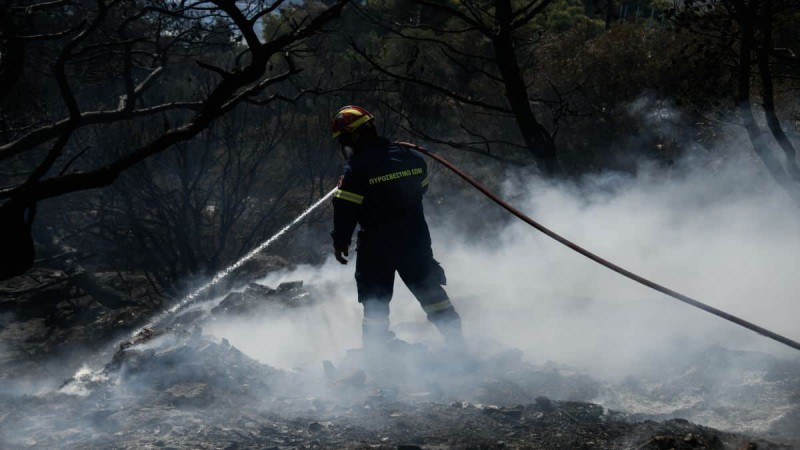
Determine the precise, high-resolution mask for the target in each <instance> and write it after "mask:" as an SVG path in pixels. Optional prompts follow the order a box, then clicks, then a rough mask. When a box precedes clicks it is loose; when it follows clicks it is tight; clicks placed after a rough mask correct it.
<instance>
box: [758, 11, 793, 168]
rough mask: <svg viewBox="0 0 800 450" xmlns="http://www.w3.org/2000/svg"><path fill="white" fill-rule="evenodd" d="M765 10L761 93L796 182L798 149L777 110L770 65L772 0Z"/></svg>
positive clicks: (772, 130)
mask: <svg viewBox="0 0 800 450" xmlns="http://www.w3.org/2000/svg"><path fill="white" fill-rule="evenodd" d="M764 6H765V11H764V14H763V17H762V22H761V33H762V39H763V41H764V42H763V45H762V46H761V47H760V48H758V49H757V58H758V72H759V75H760V77H761V93H762V96H763V97H764V114H765V115H766V118H767V126H768V127H769V129H770V131H771V132H772V135H773V136H774V137H775V140H776V141H777V142H778V145H780V146H781V149H783V153H784V154H785V155H786V171H787V172H789V176H791V178H792V179H793V180H794V181H795V182H796V183H800V168H798V166H797V150H796V149H795V148H794V145H793V144H792V142H791V141H790V140H789V138H788V137H787V136H786V133H785V132H784V131H783V127H782V126H781V122H780V120H779V119H778V114H777V113H776V112H775V92H774V88H773V85H772V71H771V69H770V65H769V53H770V49H771V48H772V0H766V3H765V5H764Z"/></svg>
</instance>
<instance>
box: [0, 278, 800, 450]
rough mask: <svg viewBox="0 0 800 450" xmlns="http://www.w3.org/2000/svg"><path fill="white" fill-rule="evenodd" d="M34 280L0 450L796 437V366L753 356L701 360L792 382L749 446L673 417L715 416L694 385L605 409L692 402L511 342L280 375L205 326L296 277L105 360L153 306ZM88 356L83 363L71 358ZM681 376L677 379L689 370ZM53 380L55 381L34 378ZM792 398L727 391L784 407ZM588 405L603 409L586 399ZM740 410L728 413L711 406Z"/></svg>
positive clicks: (16, 298) (313, 295)
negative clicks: (599, 376) (469, 353)
mask: <svg viewBox="0 0 800 450" xmlns="http://www.w3.org/2000/svg"><path fill="white" fill-rule="evenodd" d="M31 276H33V277H37V286H42V285H46V287H42V288H39V289H33V290H30V291H29V290H28V289H29V288H30V287H26V286H24V284H25V283H24V282H20V281H17V284H16V285H14V286H8V285H7V286H5V287H4V288H5V289H7V290H6V291H5V293H6V294H7V295H5V296H4V300H3V301H2V306H3V309H4V315H3V329H2V331H0V337H1V338H2V341H0V342H2V343H3V345H2V352H3V356H2V361H0V362H1V363H2V366H0V377H1V378H2V380H3V386H4V387H3V389H2V392H0V446H1V447H3V448H55V447H59V448H85V447H92V448H226V449H235V448H386V449H389V448H392V449H394V448H397V449H422V448H430V449H438V448H647V449H669V448H675V449H700V448H705V449H724V448H734V449H755V448H759V449H762V448H763V449H772V448H775V449H777V448H792V444H797V443H798V442H799V441H800V435H798V434H797V429H796V425H797V423H800V422H798V421H799V420H800V405H798V404H800V393H799V392H797V391H796V389H797V386H798V385H800V383H798V380H800V368H797V367H794V366H786V365H781V364H780V363H779V362H777V361H771V360H767V359H765V358H766V357H765V356H763V355H759V354H743V353H742V354H740V353H737V352H729V351H726V350H724V349H717V350H716V351H715V352H714V353H713V354H706V355H705V356H703V358H705V360H706V361H709V360H711V361H712V362H713V363H715V364H718V365H726V364H727V365H731V364H733V362H732V360H736V361H739V362H741V360H742V359H743V358H744V359H747V360H748V361H749V362H750V363H751V364H752V365H754V366H757V367H756V368H759V369H760V368H762V367H763V366H765V365H766V369H767V370H766V371H765V373H767V377H772V378H770V379H769V380H767V382H768V384H769V385H770V386H772V388H776V386H784V387H785V390H786V389H788V390H789V391H790V390H791V389H792V386H793V387H794V388H793V389H795V391H794V395H795V397H792V398H793V400H791V402H790V403H789V404H788V405H778V406H776V407H781V408H789V409H788V410H787V411H786V413H785V414H783V415H782V416H780V418H779V419H778V420H775V421H773V422H774V423H772V424H771V428H770V427H768V428H765V430H763V432H760V433H755V434H757V435H758V437H755V436H753V435H751V436H745V435H743V434H738V433H732V432H726V431H719V430H716V429H713V428H709V427H705V426H701V425H696V424H694V423H692V422H690V421H688V420H685V418H687V417H688V418H695V419H696V418H702V417H704V416H703V414H706V416H705V417H708V414H709V413H708V412H709V411H712V410H714V409H715V408H716V409H720V408H723V406H724V404H725V399H721V398H717V397H715V396H714V393H713V392H712V391H711V390H710V389H711V387H710V386H708V384H709V383H711V381H708V382H707V383H706V384H704V382H703V380H697V379H696V380H694V381H695V384H693V385H692V386H693V388H692V389H694V392H693V394H695V395H698V396H702V395H703V394H702V393H701V392H699V391H698V390H701V389H706V390H707V392H706V393H705V397H703V398H704V400H703V401H704V402H706V404H702V402H700V403H693V404H691V405H689V406H687V409H686V410H685V411H683V412H684V414H680V412H678V413H676V414H673V415H672V416H670V415H669V414H661V415H659V414H656V413H652V412H651V413H647V412H631V411H625V410H622V409H620V410H616V409H614V408H609V407H608V405H609V404H612V405H624V402H623V401H622V400H621V399H635V398H642V399H644V398H651V399H653V398H658V397H659V396H661V397H662V399H663V397H668V396H670V395H674V396H684V397H686V396H690V394H688V393H687V392H683V391H680V389H679V388H678V387H676V386H678V384H677V382H676V384H675V385H670V384H669V383H663V382H662V383H660V384H658V388H653V387H652V386H649V387H648V386H644V382H641V383H638V384H637V383H635V382H633V381H631V380H628V381H627V384H626V383H622V384H618V385H615V386H609V385H607V384H604V383H601V382H599V381H597V380H595V379H593V378H592V377H590V376H588V375H585V374H580V373H576V372H571V371H570V370H569V368H564V367H559V366H556V365H548V366H535V365H532V364H529V363H526V362H525V361H523V358H522V356H523V355H522V354H521V352H519V351H517V350H513V349H509V350H506V351H502V352H496V353H492V354H485V355H481V356H480V357H475V358H472V359H469V360H460V361H452V360H448V358H447V357H446V355H444V354H442V353H441V351H432V350H430V349H428V348H427V347H425V346H423V345H420V344H408V345H401V346H398V347H397V348H393V349H391V351H390V352H389V354H388V355H384V358H383V359H382V360H381V362H380V364H377V365H376V364H372V363H374V361H370V359H369V358H370V355H367V354H365V353H364V352H363V351H360V350H351V351H349V352H347V354H346V356H344V357H343V359H342V360H340V361H336V362H330V361H325V362H324V363H323V362H320V367H319V370H293V371H287V370H280V369H277V368H273V367H270V366H268V365H266V364H263V363H261V362H259V361H256V360H254V359H252V358H250V357H249V356H247V355H245V354H244V353H242V352H241V351H239V350H238V349H237V348H235V347H234V346H232V345H230V343H229V342H228V341H227V340H226V339H224V338H218V337H214V336H210V335H207V334H205V333H204V332H203V325H204V324H205V323H206V322H207V321H210V320H220V319H221V318H224V317H235V316H247V315H252V314H261V313H267V314H273V315H281V314H285V315H287V317H290V316H291V314H292V313H293V312H294V311H296V310H297V309H302V308H308V307H313V306H314V305H315V304H317V302H321V301H324V298H323V297H322V296H321V295H319V293H317V292H315V291H314V289H313V287H309V286H304V285H303V283H302V281H296V282H289V283H283V284H280V285H278V286H276V287H275V288H271V287H268V286H264V285H261V284H257V283H252V284H249V285H246V286H243V287H240V288H239V289H237V290H236V291H233V292H231V293H229V294H227V295H225V296H223V297H222V299H221V300H219V297H217V299H216V300H214V301H211V300H207V301H206V302H203V303H202V304H201V305H195V306H193V307H189V308H186V309H185V310H183V311H180V312H179V313H178V314H176V315H175V316H174V317H172V318H171V319H170V320H168V321H165V323H162V324H159V325H158V326H157V327H154V328H144V329H142V330H141V331H139V332H138V333H137V334H136V335H135V336H133V337H130V338H128V339H124V340H123V341H122V342H121V343H120V344H119V345H118V346H116V347H115V348H113V349H111V350H110V351H108V352H105V353H104V352H103V351H102V348H101V347H102V346H101V345H100V343H106V344H107V343H108V342H109V341H112V340H113V339H119V337H120V336H121V335H120V334H119V333H120V331H119V330H120V328H126V329H127V330H131V329H135V327H137V326H141V324H142V323H144V321H145V319H146V318H147V317H148V316H149V315H152V314H153V312H154V311H155V310H157V308H158V306H157V305H160V302H159V301H157V300H156V299H146V298H144V297H141V300H140V301H138V302H137V303H136V304H135V305H132V306H129V307H125V308H120V309H117V310H112V309H109V308H108V307H106V306H104V305H102V304H99V303H98V302H96V301H95V300H93V299H92V298H91V296H88V295H86V294H83V293H81V292H78V290H76V289H74V288H70V287H68V283H62V280H61V278H62V277H63V275H62V274H59V273H55V272H50V273H45V272H37V273H35V274H33V275H31ZM109 278H110V277H109ZM43 281H44V283H43ZM109 282H111V281H109ZM129 282H130V281H129ZM112 284H113V283H112ZM12 290H13V291H14V292H17V294H14V295H11V294H9V292H10V291H12ZM144 291H145V290H141V291H137V290H135V289H134V290H132V291H131V292H144ZM12 310H13V311H16V313H15V315H14V316H11V315H10V313H9V312H10V311H12ZM127 333H130V331H127ZM343 353H344V352H343ZM87 354H94V355H95V358H94V359H89V360H86V359H85V358H80V357H79V356H85V355H87ZM78 363H80V364H86V366H85V367H83V368H81V367H79V366H78ZM687 364H688V363H687ZM90 367H96V368H97V367H99V369H94V370H93V369H91V368H90ZM689 372H691V371H688V370H687V371H686V372H684V376H689V377H691V376H693V375H691V374H689V375H685V374H686V373H689ZM73 373H75V375H74V376H73ZM59 376H60V377H61V380H67V381H66V382H64V383H61V384H59V385H58V386H53V385H50V386H48V385H46V383H45V382H44V380H46V379H50V380H53V379H56V378H58V377H59ZM694 376H695V377H698V376H699V375H697V374H695V375H694ZM653 386H655V384H654V385H653ZM681 386H684V387H683V388H681V389H688V388H686V387H685V385H681ZM659 389H661V390H660V391H659ZM789 391H785V392H784V391H781V392H779V393H777V394H776V393H772V394H770V393H769V392H765V391H759V390H757V389H755V388H754V389H753V390H750V391H739V392H740V395H753V396H764V395H775V396H777V397H779V398H786V397H787V396H791V395H792V394H791V392H789ZM637 396H638V397H637ZM598 400H599V401H603V402H604V405H600V404H597V403H593V402H592V401H598ZM755 401H756V402H758V401H759V400H757V399H756V400H755ZM760 401H761V402H762V403H763V402H764V401H766V400H764V399H763V398H762V399H761V400H760ZM792 405H794V409H792ZM761 407H762V408H763V407H771V406H770V404H766V406H765V405H761ZM692 408H694V409H692ZM753 409H754V410H755V409H757V406H755V405H754V407H753ZM746 413H747V412H746V411H745V412H743V411H739V410H735V408H733V407H730V409H729V410H728V411H723V412H722V414H729V415H731V414H734V415H735V414H745V415H746ZM750 413H751V415H752V414H757V412H753V411H751V412H750ZM712 422H713V420H712ZM735 431H739V430H735Z"/></svg>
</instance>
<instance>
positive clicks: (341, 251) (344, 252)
mask: <svg viewBox="0 0 800 450" xmlns="http://www.w3.org/2000/svg"><path fill="white" fill-rule="evenodd" d="M333 254H334V256H336V260H337V261H339V262H340V263H342V264H347V260H346V259H344V257H345V256H348V253H347V249H346V248H336V247H334V248H333ZM342 255H344V256H342Z"/></svg>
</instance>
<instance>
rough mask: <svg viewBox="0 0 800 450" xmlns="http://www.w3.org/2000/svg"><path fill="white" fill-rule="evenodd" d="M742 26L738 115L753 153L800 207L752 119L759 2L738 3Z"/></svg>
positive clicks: (799, 194)
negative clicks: (753, 74)
mask: <svg viewBox="0 0 800 450" xmlns="http://www.w3.org/2000/svg"><path fill="white" fill-rule="evenodd" d="M735 6H736V11H737V16H738V19H739V25H740V26H741V42H740V44H739V74H738V77H739V80H738V82H739V83H738V84H739V86H738V92H737V99H736V100H737V102H738V108H739V115H740V117H741V120H742V123H743V125H744V128H745V130H746V131H747V135H748V137H749V138H750V143H751V144H752V145H753V150H754V151H755V153H756V155H758V157H759V158H760V159H761V162H763V163H764V166H765V167H766V168H767V171H768V172H769V174H770V175H771V176H772V178H773V179H774V180H775V181H776V182H777V183H778V184H779V185H780V186H781V187H782V188H784V189H785V190H786V191H787V193H788V194H789V195H790V196H791V197H792V199H794V200H795V202H797V203H798V204H800V189H798V186H797V185H796V184H795V183H794V182H793V181H792V180H791V179H790V178H789V176H788V175H787V173H786V170H785V169H784V168H783V166H782V165H781V163H780V161H779V160H778V159H777V158H776V157H775V155H774V154H773V153H772V151H771V149H770V146H769V143H768V141H767V139H766V136H764V133H763V132H762V131H761V127H759V126H758V123H756V120H755V117H754V115H753V108H752V105H751V103H750V102H751V98H750V97H751V96H750V69H751V67H752V65H753V64H752V63H753V60H752V53H753V50H754V47H755V37H754V31H755V30H754V22H755V17H756V14H755V13H756V12H757V9H758V1H757V0H753V1H752V2H751V3H750V4H749V5H746V4H744V2H741V1H738V2H735Z"/></svg>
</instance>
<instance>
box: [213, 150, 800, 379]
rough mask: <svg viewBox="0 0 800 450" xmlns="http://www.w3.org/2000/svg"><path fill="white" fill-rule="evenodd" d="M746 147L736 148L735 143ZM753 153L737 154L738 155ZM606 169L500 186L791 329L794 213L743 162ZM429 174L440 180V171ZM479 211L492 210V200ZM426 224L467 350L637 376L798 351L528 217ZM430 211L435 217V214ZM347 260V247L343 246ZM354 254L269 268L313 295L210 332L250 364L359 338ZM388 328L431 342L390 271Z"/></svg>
mask: <svg viewBox="0 0 800 450" xmlns="http://www.w3.org/2000/svg"><path fill="white" fill-rule="evenodd" d="M740 151H741V150H740ZM741 154H743V155H745V156H746V155H747V153H741ZM663 171H664V169H661V168H655V167H650V168H642V169H641V171H640V173H639V174H637V176H635V177H634V176H625V175H619V174H617V175H603V176H595V177H589V178H586V179H584V180H581V182H580V187H578V186H577V185H565V184H555V183H550V182H546V181H543V180H541V179H535V178H523V177H520V176H517V174H513V173H512V174H509V177H508V179H509V181H508V182H507V183H506V185H505V188H504V190H503V191H504V192H503V194H504V196H505V197H507V198H513V199H514V201H513V203H514V204H515V206H517V207H519V208H520V209H521V210H523V211H524V212H526V213H527V214H529V215H530V216H531V217H533V218H534V219H536V220H539V221H540V222H541V223H543V224H544V225H545V226H547V227H549V228H551V229H553V230H555V231H556V232H558V233H561V234H562V235H563V236H565V237H567V238H568V239H570V240H573V241H574V242H576V243H577V244H579V245H582V246H585V247H586V248H587V249H589V250H590V251H593V252H595V253H597V254H599V255H600V256H602V257H605V258H607V259H609V260H611V261H612V262H615V263H617V264H619V265H621V266H623V267H625V268H627V269H629V270H632V271H634V272H636V273H638V274H640V275H642V276H644V277H646V278H650V279H652V280H653V281H655V282H657V283H661V284H663V285H666V286H667V287H670V288H672V289H674V290H677V291H678V292H681V293H683V294H686V295H688V296H690V297H694V298H696V299H698V300H700V301H702V302H705V303H707V304H709V305H712V306H714V307H717V308H719V309H722V310H724V311H727V312H729V313H732V314H734V315H737V316H740V317H741V318H744V319H746V320H749V321H752V322H754V323H756V324H757V325H760V326H763V327H765V328H767V329H770V330H773V331H775V332H777V333H779V334H783V335H785V336H787V337H789V338H790V339H795V340H800V326H798V324H797V321H796V317H797V315H798V312H800V306H798V304H797V302H796V298H797V294H798V293H799V292H800V277H797V276H796V272H797V268H798V265H797V261H798V256H797V255H799V254H800V234H799V233H798V232H797V230H798V229H800V213H798V208H797V207H796V206H795V205H794V204H793V203H792V202H791V201H790V200H789V199H788V198H787V196H786V195H784V194H783V192H782V191H780V190H779V189H778V188H777V187H774V186H773V185H772V183H771V182H770V181H769V180H767V179H765V177H764V175H763V174H762V173H761V171H760V170H759V169H758V167H755V168H754V166H753V164H752V161H749V160H748V158H747V157H734V158H728V159H727V160H725V161H724V162H720V161H708V160H701V159H699V158H687V159H685V160H683V161H681V162H680V163H679V164H677V166H676V167H674V168H672V169H671V173H669V174H665V173H664V172H663ZM434 183H435V180H434ZM481 201H484V205H480V206H476V207H475V209H479V208H496V206H494V205H493V204H492V203H490V202H489V200H488V199H486V200H481ZM427 208H428V209H429V210H431V209H436V208H446V210H447V214H446V217H448V218H449V219H448V220H447V221H435V222H434V221H431V223H430V225H431V230H432V235H433V242H434V244H433V247H434V254H435V256H436V258H437V259H438V260H439V261H440V262H441V263H442V265H443V267H444V268H445V270H446V271H447V275H448V279H449V284H448V286H447V290H448V292H449V294H450V296H451V298H452V299H453V301H454V303H455V305H456V307H457V309H458V310H459V312H460V313H461V314H462V316H463V318H464V329H465V333H466V335H467V337H468V339H469V340H470V342H471V344H472V345H473V347H474V348H475V349H476V351H478V352H481V351H488V349H490V348H491V349H497V348H502V347H510V348H519V349H521V350H522V351H523V352H524V354H525V356H526V358H527V359H528V360H529V361H531V362H533V363H544V362H546V361H555V362H557V363H563V364H569V365H572V366H575V367H578V368H581V369H583V370H585V371H587V372H589V373H592V374H594V375H596V376H609V377H613V378H617V377H624V376H628V375H635V374H637V373H640V372H641V371H642V370H647V369H648V368H647V367H645V366H643V364H642V361H644V360H648V361H653V360H654V358H656V359H657V358H659V357H663V358H665V359H666V358H674V357H675V356H676V352H682V351H687V350H689V349H691V348H699V347H704V346H713V345H719V346H723V347H726V348H730V349H749V350H759V351H763V352H768V353H771V354H774V355H778V356H785V357H795V356H796V355H795V353H796V351H795V350H792V349H789V348H788V347H785V346H783V345H782V344H778V343H775V342H773V341H771V340H768V339H767V338H764V337H761V336H759V335H757V334H755V333H753V332H751V331H749V330H746V329H743V328H741V327H738V326H736V325H733V324H731V323H729V322H726V321H724V320H722V319H720V318H717V317H715V316H712V315H710V314H708V313H706V312H703V311H700V310H698V309H695V308H692V307H690V306H688V305H685V304H683V303H680V302H678V301H676V300H673V299H671V298H668V297H666V296H664V295H663V294H660V293H658V292H655V291H652V290H649V289H648V288H646V287H644V286H641V285H639V284H636V283H634V282H632V281H630V280H628V279H625V278H623V277H621V276H619V275H617V274H615V273H613V272H611V271H609V270H608V269H606V268H603V267H601V266H599V265H597V264H595V263H593V262H591V261H589V260H588V259H586V258H584V257H582V256H580V255H578V254H576V253H574V252H572V251H571V250H569V249H567V248H565V247H563V246H561V245H560V244H557V243H555V242H554V241H552V240H550V239H549V238H547V237H545V236H543V235H541V234H539V233H538V232H537V231H536V230H534V229H533V228H530V227H529V226H527V225H525V224H524V223H522V222H513V223H511V224H510V225H508V226H506V227H504V228H502V229H497V230H496V231H495V232H494V233H493V234H494V235H493V236H491V237H490V238H486V239H482V238H481V237H476V236H469V235H464V234H461V233H460V232H455V231H454V230H461V229H462V228H461V227H459V226H458V224H459V223H461V222H463V221H464V220H467V219H468V218H467V217H462V216H461V215H462V214H464V211H470V210H475V209H473V208H464V207H463V205H456V204H447V202H446V201H445V202H444V203H443V204H438V205H428V206H427ZM437 217H442V215H441V214H438V215H437ZM351 256H354V255H353V254H351ZM353 270H354V263H352V262H351V264H349V265H347V266H340V265H339V264H338V263H336V262H335V261H334V260H333V259H329V260H328V261H327V262H326V263H325V264H323V265H322V266H319V267H309V266H304V267H301V268H300V269H298V270H297V271H295V272H282V273H276V274H272V275H270V276H269V277H267V278H266V279H264V280H262V282H263V283H265V284H268V285H273V286H274V285H276V284H277V283H279V282H281V281H286V280H292V279H303V280H305V281H306V282H307V283H308V284H309V285H312V286H315V287H316V288H318V289H319V290H320V292H321V293H322V295H324V296H325V298H326V301H325V302H324V304H323V306H322V307H320V308H317V309H311V310H307V311H305V312H302V313H300V314H298V315H295V316H292V317H293V318H288V317H281V318H280V319H270V318H253V319H248V320H247V321H245V322H244V323H243V322H241V321H234V322H229V321H223V322H220V323H217V324H215V325H212V326H211V328H207V329H208V330H209V331H210V332H212V333H215V334H217V335H219V336H225V337H226V338H228V339H230V340H231V343H232V344H233V345H235V346H237V347H239V348H240V349H242V350H243V351H245V352H246V353H248V354H250V355H251V356H253V357H256V358H257V359H259V360H260V361H262V362H264V363H267V364H271V365H275V366H278V367H283V368H294V367H302V366H306V367H308V366H315V367H316V366H318V365H319V363H320V361H321V360H323V359H333V360H336V359H337V357H338V358H341V356H342V355H343V354H344V352H345V351H346V350H347V349H348V348H353V347H358V346H359V345H360V318H361V311H360V305H358V303H357V302H356V293H355V281H354V280H353ZM391 305H392V323H393V326H394V329H395V331H396V332H397V333H398V336H399V337H401V338H403V339H406V340H409V341H412V342H426V343H429V344H431V345H432V346H434V347H436V346H439V345H441V338H440V337H439V336H438V335H437V334H436V332H435V330H434V329H433V327H431V326H430V325H429V324H427V322H426V320H425V316H424V313H423V312H422V310H421V308H420V307H419V305H418V304H417V303H416V301H415V300H414V298H413V297H412V296H411V295H410V294H409V293H408V291H407V289H406V288H405V287H404V286H403V285H402V282H400V281H399V279H398V280H396V285H395V296H394V299H393V300H392V304H391Z"/></svg>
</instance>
